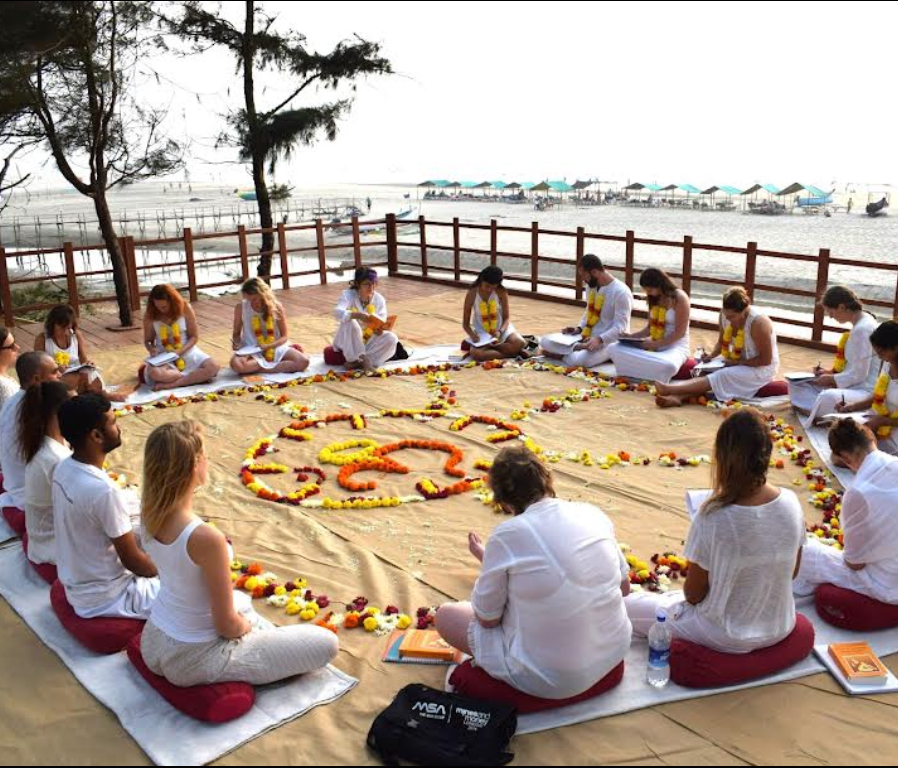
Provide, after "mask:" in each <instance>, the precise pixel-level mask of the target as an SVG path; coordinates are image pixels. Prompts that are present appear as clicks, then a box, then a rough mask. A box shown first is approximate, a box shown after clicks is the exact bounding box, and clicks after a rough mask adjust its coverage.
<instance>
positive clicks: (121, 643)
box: [50, 579, 144, 653]
mask: <svg viewBox="0 0 898 768" xmlns="http://www.w3.org/2000/svg"><path fill="white" fill-rule="evenodd" d="M50 604H51V605H52V606H53V612H54V613H55V614H56V617H57V618H58V619H59V623H60V624H62V626H64V627H65V628H66V629H67V630H68V632H69V634H70V635H72V637H74V638H75V639H76V640H77V641H78V642H79V643H81V645H83V646H84V647H85V648H87V649H88V650H91V651H93V652H94V653H118V652H119V651H120V650H122V649H123V648H124V647H125V646H126V645H127V644H128V641H129V640H130V639H131V638H132V637H135V636H137V637H139V636H140V633H141V632H142V631H143V625H144V622H143V620H142V619H115V618H109V617H106V616H102V617H100V618H97V619H82V618H81V617H80V616H79V615H78V614H77V613H75V609H74V608H72V606H71V605H69V601H68V600H67V599H66V596H65V587H64V586H63V585H62V582H61V581H59V580H58V579H57V580H56V581H54V582H53V585H52V586H51V587H50Z"/></svg>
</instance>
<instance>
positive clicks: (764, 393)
mask: <svg viewBox="0 0 898 768" xmlns="http://www.w3.org/2000/svg"><path fill="white" fill-rule="evenodd" d="M788 394H789V383H788V382H786V381H771V382H770V383H769V384H767V385H766V386H763V387H761V388H760V389H759V390H758V391H757V393H756V394H755V397H786V395H788Z"/></svg>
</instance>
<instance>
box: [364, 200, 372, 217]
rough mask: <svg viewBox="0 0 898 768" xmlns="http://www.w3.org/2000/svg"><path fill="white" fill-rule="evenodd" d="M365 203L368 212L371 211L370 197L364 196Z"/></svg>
mask: <svg viewBox="0 0 898 768" xmlns="http://www.w3.org/2000/svg"><path fill="white" fill-rule="evenodd" d="M365 204H366V205H367V206H368V213H371V198H370V197H366V198H365Z"/></svg>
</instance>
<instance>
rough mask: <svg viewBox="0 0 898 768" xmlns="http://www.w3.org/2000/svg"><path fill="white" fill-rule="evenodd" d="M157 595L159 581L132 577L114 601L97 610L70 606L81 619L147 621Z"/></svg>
mask: <svg viewBox="0 0 898 768" xmlns="http://www.w3.org/2000/svg"><path fill="white" fill-rule="evenodd" d="M158 594H159V579H158V578H155V577H154V578H152V579H148V578H146V577H144V576H134V577H133V578H132V579H131V581H129V582H128V586H127V587H126V588H125V590H124V591H123V592H122V593H121V594H120V595H119V596H118V597H117V598H115V600H112V601H111V602H109V603H107V604H106V605H104V606H101V607H99V608H88V609H83V608H78V607H76V606H72V607H73V608H74V609H75V613H77V614H78V615H79V616H80V617H81V618H82V619H96V618H98V617H99V616H107V617H110V618H120V619H148V618H150V611H151V610H152V608H153V601H155V599H156V595H158Z"/></svg>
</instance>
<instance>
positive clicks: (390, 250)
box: [387, 213, 399, 275]
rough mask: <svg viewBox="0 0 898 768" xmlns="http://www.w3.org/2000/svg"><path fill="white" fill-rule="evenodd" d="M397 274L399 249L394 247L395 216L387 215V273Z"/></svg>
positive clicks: (393, 214) (392, 214)
mask: <svg viewBox="0 0 898 768" xmlns="http://www.w3.org/2000/svg"><path fill="white" fill-rule="evenodd" d="M398 272H399V247H398V246H397V245H396V214H395V213H388V214H387V273H388V274H390V275H395V274H397V273H398Z"/></svg>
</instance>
